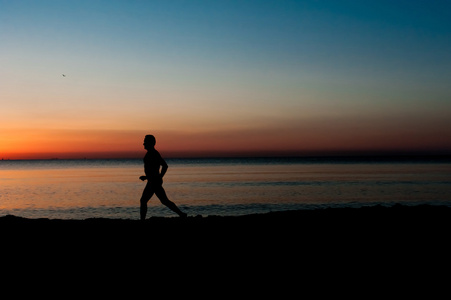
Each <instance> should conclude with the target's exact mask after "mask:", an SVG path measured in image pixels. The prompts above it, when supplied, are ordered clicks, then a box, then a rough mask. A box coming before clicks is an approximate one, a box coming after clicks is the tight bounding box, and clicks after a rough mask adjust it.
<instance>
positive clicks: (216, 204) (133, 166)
mask: <svg viewBox="0 0 451 300" xmlns="http://www.w3.org/2000/svg"><path fill="white" fill-rule="evenodd" d="M167 162H168V164H169V170H168V173H167V175H166V176H165V178H164V179H165V180H164V187H165V189H166V192H167V194H168V197H169V199H171V200H172V201H174V202H175V203H176V204H177V205H178V206H179V207H180V208H181V209H182V210H184V211H186V212H187V213H188V214H189V215H191V216H196V215H203V216H207V215H244V214H252V213H265V212H270V211H280V210H292V209H315V208H325V207H361V206H368V205H377V204H382V205H393V204H396V203H401V204H406V205H414V204H424V203H427V204H433V205H447V206H450V205H451V159H449V158H448V159H434V160H429V159H413V158H412V159H393V158H383V159H381V158H221V159H211V158H209V159H167ZM141 175H143V165H142V160H141V159H118V160H114V159H109V160H30V161H26V160H25V161H0V216H4V215H8V214H12V215H16V216H21V217H27V218H59V219H86V218H97V217H101V218H124V219H138V218H139V198H140V196H141V193H142V190H143V188H144V186H145V183H144V182H141V181H140V180H139V179H138V178H139V176H141ZM148 216H149V217H150V216H176V215H175V214H174V213H173V212H171V211H170V210H169V209H167V208H166V207H164V206H163V205H162V204H161V203H160V202H159V201H158V199H157V198H156V196H154V197H153V198H152V199H151V200H150V202H149V212H148Z"/></svg>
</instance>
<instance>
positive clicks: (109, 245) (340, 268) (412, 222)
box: [0, 205, 451, 282]
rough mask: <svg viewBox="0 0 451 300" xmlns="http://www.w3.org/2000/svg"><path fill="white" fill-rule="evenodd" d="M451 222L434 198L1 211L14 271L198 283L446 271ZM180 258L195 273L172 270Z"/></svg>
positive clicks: (447, 210)
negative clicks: (212, 210)
mask: <svg viewBox="0 0 451 300" xmlns="http://www.w3.org/2000/svg"><path fill="white" fill-rule="evenodd" d="M450 229H451V208H449V207H445V206H429V205H419V206H402V205H395V206H393V207H389V208H387V207H382V206H373V207H364V208H357V209H354V208H333V209H332V208H329V209H320V210H298V211H282V212H270V213H265V214H256V215H246V216H238V217H232V216H230V217H218V216H208V217H188V218H186V219H180V218H176V217H174V218H162V217H151V218H150V219H148V220H147V221H146V222H145V223H141V222H140V221H138V220H121V219H86V220H52V219H26V218H20V217H15V216H4V217H0V231H1V232H2V235H1V238H0V239H1V245H2V248H1V252H2V255H3V257H4V258H5V259H8V262H10V263H11V265H12V266H14V268H13V270H14V272H18V271H20V270H22V268H24V269H30V266H32V267H31V268H34V269H38V270H46V269H49V268H52V270H58V272H61V274H67V273H69V274H78V273H83V274H85V273H86V271H87V270H90V272H93V273H92V274H91V273H90V274H87V275H88V276H92V277H93V278H94V279H95V280H97V277H96V276H97V275H96V274H98V272H101V273H103V274H105V273H107V274H106V276H108V275H110V274H116V275H114V276H119V275H118V270H121V273H120V276H126V275H125V274H129V273H130V274H135V273H136V274H141V273H142V272H143V270H146V272H147V270H148V271H149V272H155V270H159V271H158V272H163V273H164V272H169V276H170V277H172V276H174V274H176V275H178V276H180V278H179V279H180V280H183V281H184V280H187V279H189V280H193V281H195V279H196V277H195V276H194V277H192V276H193V274H198V272H199V271H201V273H202V274H203V276H204V278H205V277H207V278H209V280H213V281H214V280H215V278H217V277H221V276H222V277H223V278H224V276H225V278H237V277H236V276H238V277H239V278H241V280H243V282H244V281H247V280H248V278H250V277H249V276H251V278H265V279H267V278H271V281H272V282H276V281H282V282H284V281H285V280H293V279H296V278H298V279H296V280H299V278H300V277H299V276H301V277H302V276H307V277H308V278H310V277H311V276H312V274H314V275H313V276H317V278H318V280H319V281H320V282H322V281H323V280H324V276H329V280H331V281H335V280H337V279H339V280H343V281H344V282H346V280H348V279H347V278H348V277H349V276H352V277H353V278H354V280H363V281H365V280H367V278H368V277H375V276H376V277H377V276H382V277H383V278H385V279H386V278H387V276H389V277H391V278H392V280H394V281H396V280H399V278H401V277H402V278H404V277H405V276H413V277H415V278H417V276H423V277H424V276H429V275H430V274H442V273H443V272H444V271H446V270H447V267H446V266H447V261H449V259H448V257H449V253H451V246H450V245H449V239H448V237H449V235H450ZM17 265H20V266H21V267H19V268H18V267H16V266H17ZM181 265H183V270H194V271H193V272H189V271H188V272H187V271H183V272H181V273H174V272H173V271H175V270H179V269H180V266H181ZM225 274H233V277H230V276H229V275H227V276H226V275H225ZM293 274H295V275H293ZM344 274H348V275H344ZM377 274H383V275H377ZM401 274H402V275H401ZM210 275H211V278H210ZM343 276H344V277H343ZM347 276H348V277H347ZM403 276H404V277H403ZM120 278H122V277H120Z"/></svg>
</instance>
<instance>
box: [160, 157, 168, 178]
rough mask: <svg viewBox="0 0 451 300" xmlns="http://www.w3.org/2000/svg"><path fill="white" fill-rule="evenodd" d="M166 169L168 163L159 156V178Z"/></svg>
mask: <svg viewBox="0 0 451 300" xmlns="http://www.w3.org/2000/svg"><path fill="white" fill-rule="evenodd" d="M167 170H168V164H167V163H166V161H165V160H164V159H163V158H161V172H160V176H161V179H163V176H164V174H166V171H167Z"/></svg>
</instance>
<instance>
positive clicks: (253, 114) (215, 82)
mask: <svg viewBox="0 0 451 300" xmlns="http://www.w3.org/2000/svg"><path fill="white" fill-rule="evenodd" d="M0 40H1V47H0V64H1V69H0V80H1V83H0V89H1V90H2V91H0V97H1V98H0V101H1V102H2V103H1V104H2V106H3V110H2V113H0V114H1V116H2V119H3V121H0V125H1V126H2V127H3V128H5V131H4V133H2V134H3V137H2V136H1V135H0V140H1V139H2V138H3V140H4V141H5V142H4V144H5V145H6V144H7V143H8V145H10V146H9V148H5V150H3V151H7V150H8V149H9V150H8V151H11V150H10V149H11V148H15V149H21V147H23V144H24V143H22V142H20V140H19V141H18V139H17V138H14V139H13V138H12V136H14V135H16V134H17V132H18V130H22V131H25V130H27V129H39V130H41V131H39V132H45V130H47V133H48V135H49V136H48V137H47V139H52V138H53V139H57V137H56V136H59V135H56V134H55V133H51V132H52V131H53V132H55V131H61V130H74V131H77V132H82V131H83V134H86V135H87V136H89V134H90V133H89V131H90V130H97V131H98V130H105V131H108V130H109V131H111V130H116V131H121V130H128V131H130V132H136V134H137V135H138V134H142V133H143V132H144V130H153V131H155V132H158V133H161V134H162V135H163V134H168V135H170V134H173V135H177V136H180V135H182V136H183V134H184V133H186V134H189V135H190V136H191V137H192V136H193V135H195V136H197V138H199V139H201V137H204V136H206V135H208V136H210V135H213V133H214V132H217V133H218V134H223V133H224V132H233V133H236V134H237V136H236V139H237V140H239V141H242V143H244V144H243V146H242V147H241V148H240V146H237V145H236V146H234V147H235V148H233V149H230V150H231V151H232V150H234V149H235V150H237V149H238V150H240V151H244V150H245V149H251V148H252V147H251V146H252V145H250V144H249V145H247V144H246V143H245V139H244V138H240V137H242V136H244V135H245V134H248V135H253V136H255V139H251V140H253V143H255V144H257V145H259V147H263V148H264V141H263V138H262V136H263V135H264V134H263V133H264V132H272V131H273V129H278V130H280V131H284V132H288V133H289V134H288V133H287V137H286V140H280V139H278V138H277V139H276V136H275V137H274V138H275V140H277V142H274V143H277V144H278V145H280V146H279V147H275V148H274V149H276V148H277V149H278V150H280V151H281V150H283V149H284V148H286V149H289V150H290V151H298V150H299V151H301V152H302V150H306V149H310V150H312V149H322V150H327V149H345V148H346V143H345V142H340V141H337V140H335V141H332V140H333V137H335V136H337V134H338V133H339V134H338V135H339V136H340V137H344V140H349V141H352V140H359V141H360V142H359V143H357V144H355V145H352V147H355V149H369V148H371V147H373V148H374V149H388V148H390V145H389V144H387V143H388V141H392V140H397V139H399V138H401V137H402V138H406V140H405V141H406V143H405V145H406V148H409V147H410V148H412V149H413V148H415V147H416V148H418V149H420V148H421V149H427V148H430V149H439V148H440V149H449V150H451V142H449V139H450V138H451V134H450V131H449V129H448V128H451V127H448V125H450V121H449V119H451V85H450V84H449V81H450V79H451V71H450V70H451V54H450V53H451V2H449V1H327V0H326V1H321V0H317V1H313V0H312V1H248V0H244V1H92V0H91V1H46V0H43V1H21V0H16V1H0ZM62 73H64V74H66V75H67V77H66V78H64V79H65V80H64V81H63V80H62V77H61V74H62ZM80 116H82V117H80ZM419 124H422V125H423V126H421V127H420V126H419ZM356 128H357V129H358V130H361V131H362V133H360V135H358V136H356V133H355V132H354V131H355V129H356ZM378 128H379V130H381V131H384V130H385V131H387V130H388V129H391V128H392V129H393V128H394V129H395V130H394V131H393V133H392V136H390V137H389V138H388V141H387V142H385V143H383V142H382V141H381V142H380V143H378V142H374V141H375V140H377V139H380V137H381V136H383V135H382V134H380V133H378V131H377V129H378ZM8 130H9V133H8ZM275 131H277V130H275ZM337 131H340V132H337ZM420 131H421V134H417V133H418V132H420ZM345 133H347V135H346V134H345ZM276 135H277V134H276ZM312 136H317V137H318V138H317V140H318V141H315V138H312ZM363 136H366V137H367V139H365V138H363ZM433 136H435V137H433ZM243 140H244V142H243ZM327 140H331V142H330V143H327V142H326V141H327ZM41 142H42V143H43V142H44V141H41ZM66 142H67V141H66ZM37 143H39V140H38V141H37ZM217 143H218V141H217V140H215V139H212V140H211V145H213V144H217ZM182 144H183V143H182ZM185 144H186V143H185ZM185 144H183V145H185ZM211 145H210V146H209V145H208V144H206V145H203V147H204V148H205V149H209V147H210V148H215V147H212V146H211ZM305 145H309V146H305ZM94 146H95V147H94ZM86 147H88V146H86ZM89 147H94V148H96V149H97V148H98V147H97V145H92V144H90V146H89ZM89 147H88V148H89ZM114 147H116V146H114ZM114 147H113V150H114ZM186 147H187V149H188V150H190V151H194V150H196V149H195V147H194V146H190V145H188V144H186ZM193 147H194V148H193ZM246 147H247V148H246ZM392 147H393V149H395V148H399V147H400V145H395V144H392ZM88 148H86V149H85V150H83V151H88ZM169 148H171V147H169V146H168V149H169ZM182 148H183V147H182ZM271 149H272V148H271ZM271 149H270V148H268V149H266V150H268V151H270V150H271ZM274 149H273V150H274ZM1 150H2V149H1V148H0V151H1ZM57 150H58V149H57ZM57 150H55V151H57ZM63 150H64V149H63ZM63 150H61V151H63ZM188 150H187V151H188ZM197 150H199V149H197ZM253 150H255V149H253ZM20 151H25V150H20ZM36 151H37V150H36ZM58 151H59V150H58ZM64 151H69V150H64ZM80 151H81V150H80ZM130 151H132V149H130ZM271 151H272V150H271ZM274 151H275V150H274Z"/></svg>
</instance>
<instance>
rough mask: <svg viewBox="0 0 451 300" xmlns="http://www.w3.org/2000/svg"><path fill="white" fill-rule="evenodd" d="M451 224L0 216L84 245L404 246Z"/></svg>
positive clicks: (312, 213) (348, 216) (5, 223)
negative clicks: (313, 243) (167, 243)
mask: <svg viewBox="0 0 451 300" xmlns="http://www.w3.org/2000/svg"><path fill="white" fill-rule="evenodd" d="M450 229H451V208H449V207H446V206H432V205H417V206H404V205H399V204H397V205H394V206H391V207H384V206H371V207H362V208H326V209H318V210H296V211H279V212H269V213H264V214H253V215H244V216H208V217H201V216H189V217H188V218H178V217H171V218H163V217H150V218H149V219H147V220H146V221H145V222H144V223H143V222H140V221H138V220H125V219H102V218H93V219H86V220H60V219H26V218H21V217H17V216H11V215H8V216H4V217H0V230H1V232H2V233H3V240H6V239H13V240H14V239H20V240H21V241H25V240H27V239H28V240H30V241H31V240H34V241H42V242H43V241H46V242H47V243H49V244H53V243H61V242H64V241H66V242H68V241H70V242H71V243H74V244H78V245H83V244H84V243H90V244H91V245H101V244H103V243H126V242H131V241H133V240H134V241H140V242H141V243H142V244H146V245H149V246H152V245H153V244H155V245H157V244H159V243H161V242H169V243H184V244H185V245H190V246H191V247H196V246H201V245H212V244H218V243H219V244H224V245H228V246H229V247H232V246H234V245H236V246H241V247H242V246H255V245H258V244H260V245H263V244H268V245H269V244H271V245H280V247H283V246H293V245H300V244H303V243H311V242H315V243H316V244H321V245H323V246H327V245H329V244H330V245H332V244H333V243H336V242H339V243H341V244H343V243H347V244H360V243H362V242H367V243H375V244H376V243H379V244H392V245H403V244H405V243H407V244H413V243H426V242H427V243H433V244H437V243H441V240H442V238H443V237H445V236H447V235H448V234H449V230H450Z"/></svg>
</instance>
